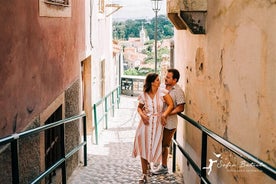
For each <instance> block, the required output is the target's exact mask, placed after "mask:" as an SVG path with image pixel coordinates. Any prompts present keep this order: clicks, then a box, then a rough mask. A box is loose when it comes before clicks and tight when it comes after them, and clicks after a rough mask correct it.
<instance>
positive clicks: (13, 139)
mask: <svg viewBox="0 0 276 184" xmlns="http://www.w3.org/2000/svg"><path fill="white" fill-rule="evenodd" d="M81 118H82V123H83V142H81V143H80V144H79V145H78V146H76V147H75V148H73V149H72V150H71V151H70V152H69V153H67V154H65V146H64V145H65V144H64V142H65V134H64V131H65V130H64V125H65V124H66V123H69V122H73V121H75V120H78V119H81ZM57 126H62V134H61V145H60V146H61V153H62V158H61V159H59V160H58V161H56V162H55V163H54V164H53V165H52V166H51V167H50V168H48V169H47V170H46V171H44V172H43V173H41V174H40V175H39V176H37V177H36V178H35V179H34V180H33V181H31V182H30V183H32V184H34V183H39V182H40V181H41V180H42V179H44V178H45V177H46V176H48V175H49V174H50V173H52V172H53V171H54V170H55V169H57V168H58V167H60V166H61V168H62V183H64V184H66V165H65V161H66V160H68V159H69V158H70V157H71V156H72V155H73V154H75V153H76V152H77V151H79V150H80V149H81V147H82V146H83V154H84V155H83V157H84V166H87V133H86V115H85V113H84V112H83V113H81V114H80V115H77V116H72V117H70V118H67V119H63V120H60V121H57V122H53V123H50V124H47V125H44V126H41V127H37V128H34V129H31V130H27V131H24V132H21V133H16V134H12V135H9V136H7V137H4V138H2V139H0V146H2V145H7V144H11V160H12V183H13V184H18V183H19V174H20V173H19V162H20V160H19V139H22V138H24V137H28V136H31V135H34V134H38V133H39V132H42V131H46V130H48V129H51V128H54V127H57Z"/></svg>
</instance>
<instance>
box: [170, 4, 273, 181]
mask: <svg viewBox="0 0 276 184" xmlns="http://www.w3.org/2000/svg"><path fill="white" fill-rule="evenodd" d="M207 2H208V4H207V7H208V13H207V24H206V27H207V33H206V35H192V34H191V33H190V32H188V31H178V30H175V62H176V63H175V67H176V68H177V69H179V70H180V71H181V80H180V82H179V83H180V85H182V86H183V88H184V90H185V93H186V102H187V104H186V106H185V113H186V114H187V115H188V116H190V117H191V118H193V119H194V120H196V121H199V122H200V123H201V124H203V125H204V126H206V127H207V128H209V129H211V130H212V131H214V132H215V133H217V134H219V135H220V136H222V137H224V138H226V139H227V140H229V141H230V142H232V143H234V144H236V145H237V146H239V147H241V148H243V149H244V150H246V151H248V152H249V153H251V154H253V155H254V156H256V157H258V158H260V159H262V160H264V161H265V162H267V163H269V164H270V165H272V166H273V167H275V166H276V133H275V132H276V126H275V125H276V124H275V120H276V112H275V109H276V104H275V101H276V97H275V93H276V75H275V71H276V61H275V58H276V53H275V49H276V36H275V30H276V14H275V12H276V1H272V0H270V1H269V0H266V1H264V0H246V1H236V0H232V1H219V0H213V1H207ZM179 129H181V131H182V133H178V137H179V138H183V145H184V142H186V145H184V146H185V148H186V149H187V150H188V151H189V152H190V153H191V154H193V158H194V159H196V160H197V163H200V151H201V148H200V147H201V145H200V144H201V134H200V133H199V132H198V131H197V130H195V129H194V128H192V127H190V126H186V125H185V126H183V125H180V127H179ZM213 152H216V153H222V155H223V156H224V158H225V159H226V160H225V162H228V161H229V162H231V163H234V164H236V166H233V167H232V168H231V169H233V170H234V171H231V172H230V171H229V169H230V168H216V167H215V168H213V171H212V173H211V174H210V176H209V177H210V180H211V181H212V183H222V181H224V182H225V183H254V182H255V181H256V180H258V181H259V182H258V183H273V182H274V181H272V179H270V178H269V177H265V176H264V175H262V174H261V173H260V172H259V171H257V172H254V171H251V172H250V171H249V172H248V171H243V170H242V169H241V168H240V167H239V166H238V165H239V164H241V162H242V160H240V159H239V158H238V157H237V156H236V155H233V154H231V153H230V152H229V151H227V150H225V148H224V147H221V146H219V145H218V144H217V143H215V142H214V141H209V142H208V155H207V159H209V158H212V159H214V158H215V157H214V155H213ZM194 153H195V154H194ZM179 159H180V158H179ZM182 162H183V165H182V166H181V168H182V169H184V178H185V180H186V181H185V183H198V181H199V180H198V178H197V177H196V176H195V174H194V171H192V170H193V169H192V168H191V167H189V166H187V164H186V161H184V160H183V159H182ZM207 164H209V163H208V161H207ZM243 169H245V168H243ZM246 169H248V168H246ZM255 171H256V169H255Z"/></svg>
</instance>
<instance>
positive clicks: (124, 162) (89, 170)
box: [68, 95, 183, 184]
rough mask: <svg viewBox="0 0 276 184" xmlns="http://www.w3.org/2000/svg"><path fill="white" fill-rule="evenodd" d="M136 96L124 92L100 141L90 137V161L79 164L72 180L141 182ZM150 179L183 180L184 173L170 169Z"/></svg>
mask: <svg viewBox="0 0 276 184" xmlns="http://www.w3.org/2000/svg"><path fill="white" fill-rule="evenodd" d="M136 100H137V98H136V97H128V96H124V95H122V96H121V98H120V108H119V109H116V110H115V115H114V117H110V119H109V121H108V127H109V128H108V129H107V130H102V131H101V132H100V134H99V144H98V145H96V144H94V143H92V142H91V137H90V138H88V165H87V166H86V167H84V166H83V165H80V166H79V167H78V168H77V169H76V170H75V171H74V173H73V174H72V176H71V177H70V178H69V180H68V183H69V184H88V183H89V184H100V183H102V184H109V183H114V184H115V183H116V184H124V183H128V184H131V183H138V180H139V177H140V175H141V168H140V159H139V158H133V157H132V156H131V150H132V145H133V139H134V136H135V129H136V126H137V121H138V117H137V114H136ZM170 166H171V164H170ZM170 170H171V169H170ZM149 179H150V181H149V183H162V184H164V183H174V184H180V183H183V179H182V177H181V175H180V174H179V173H172V172H171V171H170V172H169V174H166V175H159V176H151V177H149Z"/></svg>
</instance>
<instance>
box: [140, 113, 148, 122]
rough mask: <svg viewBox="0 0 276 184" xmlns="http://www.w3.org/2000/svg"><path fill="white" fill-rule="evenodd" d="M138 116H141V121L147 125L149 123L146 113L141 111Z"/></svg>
mask: <svg viewBox="0 0 276 184" xmlns="http://www.w3.org/2000/svg"><path fill="white" fill-rule="evenodd" d="M140 116H141V119H142V121H143V123H144V124H145V125H148V124H149V116H147V115H146V114H144V113H143V112H142V113H141V114H140Z"/></svg>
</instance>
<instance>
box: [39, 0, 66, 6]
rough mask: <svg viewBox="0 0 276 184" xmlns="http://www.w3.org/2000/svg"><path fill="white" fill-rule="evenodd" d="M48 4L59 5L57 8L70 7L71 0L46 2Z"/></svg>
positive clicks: (49, 0) (47, 0)
mask: <svg viewBox="0 0 276 184" xmlns="http://www.w3.org/2000/svg"><path fill="white" fill-rule="evenodd" d="M44 2H45V3H46V4H51V5H57V6H69V0H45V1H44Z"/></svg>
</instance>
